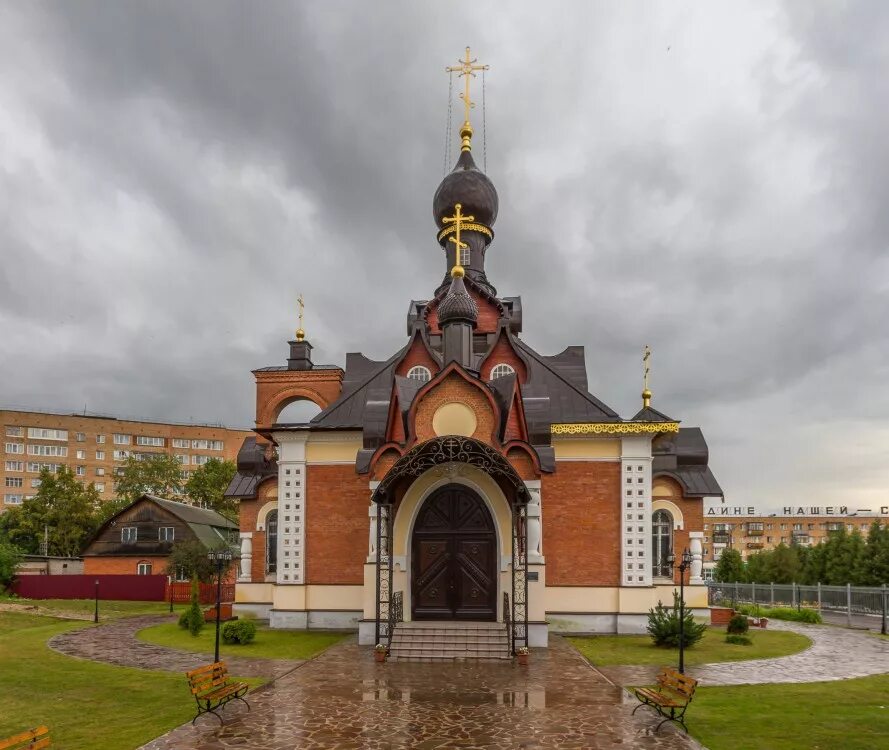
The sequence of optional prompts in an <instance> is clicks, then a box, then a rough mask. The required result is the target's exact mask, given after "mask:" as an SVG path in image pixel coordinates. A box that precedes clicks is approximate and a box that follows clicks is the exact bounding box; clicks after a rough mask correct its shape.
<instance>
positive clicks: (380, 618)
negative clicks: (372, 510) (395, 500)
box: [374, 503, 393, 645]
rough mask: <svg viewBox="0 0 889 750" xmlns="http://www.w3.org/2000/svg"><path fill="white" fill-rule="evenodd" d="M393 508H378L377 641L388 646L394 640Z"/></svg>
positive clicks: (383, 505)
mask: <svg viewBox="0 0 889 750" xmlns="http://www.w3.org/2000/svg"><path fill="white" fill-rule="evenodd" d="M392 574H393V563H392V506H391V505H389V504H388V503H381V504H380V505H379V507H378V508H377V622H376V633H375V636H374V637H375V641H376V643H377V644H380V643H383V641H384V640H385V642H386V644H387V645H388V643H389V642H390V641H391V639H392V632H391V631H392V627H391V615H392V614H393V613H392V604H393V602H392Z"/></svg>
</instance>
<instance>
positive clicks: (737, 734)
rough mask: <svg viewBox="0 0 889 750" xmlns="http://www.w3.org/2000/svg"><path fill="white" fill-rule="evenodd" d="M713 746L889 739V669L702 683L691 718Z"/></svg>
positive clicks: (853, 744)
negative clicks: (853, 675) (833, 676)
mask: <svg viewBox="0 0 889 750" xmlns="http://www.w3.org/2000/svg"><path fill="white" fill-rule="evenodd" d="M686 722H687V724H688V728H689V731H690V732H691V734H692V735H693V736H694V737H695V739H697V740H699V741H700V742H702V743H703V744H704V745H706V746H707V747H708V748H710V750H833V749H834V748H843V750H873V748H880V747H886V746H887V744H889V740H887V738H889V675H878V676H876V677H860V678H857V679H853V680H840V681H838V682H813V683H808V684H803V685H790V684H784V685H741V686H738V687H701V688H698V690H697V692H696V693H695V697H694V700H693V701H692V704H691V707H690V708H689V709H688V716H687V718H686Z"/></svg>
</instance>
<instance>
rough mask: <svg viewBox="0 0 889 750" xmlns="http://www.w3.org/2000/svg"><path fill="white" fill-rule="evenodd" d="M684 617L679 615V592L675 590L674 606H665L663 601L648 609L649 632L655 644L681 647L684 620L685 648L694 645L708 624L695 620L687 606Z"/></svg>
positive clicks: (683, 639)
mask: <svg viewBox="0 0 889 750" xmlns="http://www.w3.org/2000/svg"><path fill="white" fill-rule="evenodd" d="M684 615H685V616H684V617H683V618H680V617H679V594H678V592H676V591H674V592H673V606H672V607H665V606H664V605H663V604H662V603H661V602H658V603H657V607H655V608H654V609H650V610H648V628H647V630H648V634H649V635H650V636H651V639H652V640H653V641H654V645H655V646H663V647H665V648H679V642H680V636H679V623H680V622H682V639H681V640H682V642H683V643H684V645H685V648H688V647H689V646H693V645H694V644H696V643H697V642H698V641H699V640H701V638H703V636H704V631H706V630H707V626H706V625H704V624H698V623H696V622H695V619H694V616H693V615H692V613H691V611H690V610H689V609H688V608H686V609H685V612H684Z"/></svg>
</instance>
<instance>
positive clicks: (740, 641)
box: [725, 633, 753, 646]
mask: <svg viewBox="0 0 889 750" xmlns="http://www.w3.org/2000/svg"><path fill="white" fill-rule="evenodd" d="M725 642H726V643H734V644H735V645H736V646H752V645H753V639H751V638H750V636H749V635H739V634H737V633H729V635H727V636H726V637H725Z"/></svg>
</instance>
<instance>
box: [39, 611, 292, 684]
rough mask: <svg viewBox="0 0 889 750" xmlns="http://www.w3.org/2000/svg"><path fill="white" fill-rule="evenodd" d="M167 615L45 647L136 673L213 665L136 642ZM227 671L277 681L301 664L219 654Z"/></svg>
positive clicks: (64, 637) (76, 634) (89, 631)
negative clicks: (145, 631)
mask: <svg viewBox="0 0 889 750" xmlns="http://www.w3.org/2000/svg"><path fill="white" fill-rule="evenodd" d="M170 620H171V615H144V616H141V617H123V618H121V619H119V620H114V621H112V622H109V623H106V624H104V625H97V626H96V627H93V628H80V629H78V630H69V631H68V632H66V633H61V634H59V635H57V636H55V637H54V638H51V639H50V640H49V642H48V643H47V645H48V646H49V647H50V648H51V649H54V650H55V651H59V652H60V653H63V654H66V655H67V656H75V657H77V658H80V659H91V660H92V661H100V662H105V663H106V664H116V665H118V666H121V667H137V668H139V669H162V670H166V671H169V672H189V671H191V670H192V669H197V668H198V667H201V666H203V665H205V664H209V663H210V662H211V661H213V656H212V655H208V654H200V653H194V652H191V651H179V650H178V649H173V648H166V647H165V646H157V645H154V644H153V643H145V642H144V641H140V640H138V639H137V638H136V633H137V632H138V631H140V630H142V629H143V628H148V627H151V626H152V625H159V624H161V623H163V622H170ZM222 659H223V661H225V663H226V664H227V665H228V668H229V671H230V672H231V673H232V674H234V675H237V676H238V677H262V678H265V679H267V680H269V679H273V678H275V677H279V676H281V675H283V674H286V673H287V672H289V671H291V670H292V669H294V668H295V667H297V666H299V665H300V664H302V663H303V662H302V661H299V660H295V659H245V658H244V657H240V656H232V657H230V656H228V655H226V654H222Z"/></svg>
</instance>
